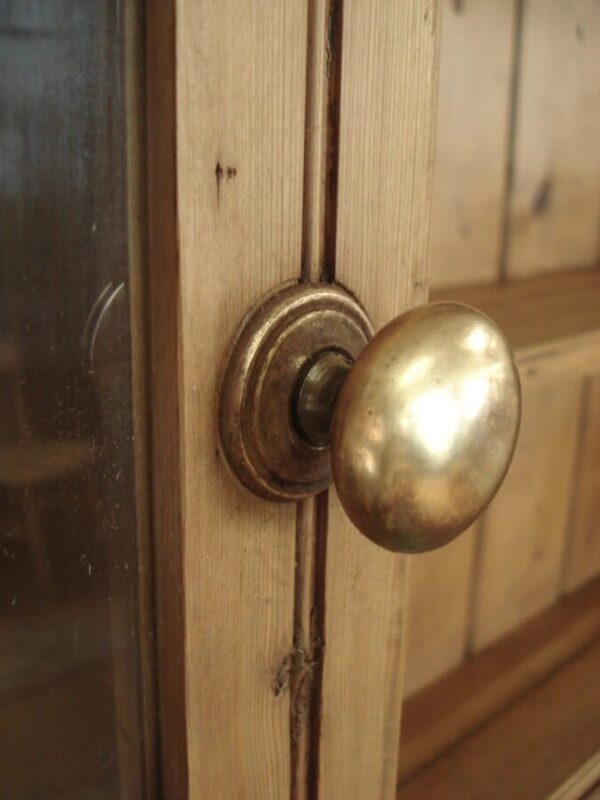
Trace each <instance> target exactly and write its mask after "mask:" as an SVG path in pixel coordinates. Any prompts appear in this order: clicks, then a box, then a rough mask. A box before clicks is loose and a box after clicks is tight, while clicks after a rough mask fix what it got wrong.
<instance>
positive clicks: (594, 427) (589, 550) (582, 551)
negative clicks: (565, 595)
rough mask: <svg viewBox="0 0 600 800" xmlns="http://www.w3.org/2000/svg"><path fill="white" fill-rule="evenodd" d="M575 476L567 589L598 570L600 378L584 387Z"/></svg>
mask: <svg viewBox="0 0 600 800" xmlns="http://www.w3.org/2000/svg"><path fill="white" fill-rule="evenodd" d="M576 476H577V477H576V482H575V487H574V491H573V498H572V513H571V518H570V523H569V542H568V549H567V556H566V563H565V576H564V588H565V589H566V591H568V592H570V591H572V590H573V589H576V588H577V587H578V586H581V585H582V584H583V583H585V582H586V581H588V580H590V578H593V577H594V576H595V575H598V573H600V377H596V378H592V379H590V380H588V381H587V383H586V386H585V392H584V402H583V407H582V419H581V430H580V436H579V451H578V458H577V472H576Z"/></svg>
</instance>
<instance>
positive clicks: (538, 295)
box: [431, 269, 600, 381]
mask: <svg viewBox="0 0 600 800" xmlns="http://www.w3.org/2000/svg"><path fill="white" fill-rule="evenodd" d="M431 300H433V301H439V300H450V301H457V302H463V303H467V305H472V306H475V307H476V308H479V309H481V310H482V311H483V312H484V313H486V314H487V315H488V316H490V317H491V318H492V319H493V320H494V321H495V322H496V323H497V324H498V326H499V327H500V328H502V330H503V331H504V332H505V333H506V335H507V337H508V339H509V341H510V342H511V344H512V346H513V349H514V350H515V355H516V359H517V363H518V365H519V367H520V372H521V378H522V380H524V381H531V380H536V379H545V378H553V377H556V376H567V377H568V376H572V377H585V376H588V375H594V374H598V373H600V359H599V358H598V353H599V352H600V269H591V270H578V271H573V270H570V271H568V272H565V273H559V274H551V275H547V276H543V277H538V278H533V279H529V280H520V281H510V282H503V283H495V284H479V285H472V286H465V287H463V288H452V289H447V290H436V291H434V292H432V293H431Z"/></svg>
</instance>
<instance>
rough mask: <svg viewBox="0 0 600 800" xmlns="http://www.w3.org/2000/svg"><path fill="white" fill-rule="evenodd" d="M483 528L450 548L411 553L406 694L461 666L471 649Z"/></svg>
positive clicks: (467, 533) (468, 534)
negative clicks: (478, 545) (473, 601)
mask: <svg viewBox="0 0 600 800" xmlns="http://www.w3.org/2000/svg"><path fill="white" fill-rule="evenodd" d="M477 529H478V526H477V524H476V525H473V526H472V527H471V528H469V530H468V531H465V532H464V533H463V534H462V535H461V536H459V537H458V539H455V540H454V541H453V542H451V543H450V544H449V545H447V546H446V547H442V548H440V549H439V550H434V551H432V552H430V553H422V554H420V555H418V556H409V558H408V561H409V570H408V600H407V607H406V626H405V634H404V635H405V637H406V642H405V651H406V665H405V674H404V696H405V697H409V696H410V695H412V694H414V692H416V691H418V690H419V689H422V688H423V687H424V686H426V685H427V684H429V683H431V682H432V681H434V680H435V679H436V678H439V677H440V676H441V675H443V674H444V673H446V672H447V671H448V670H449V669H451V668H452V667H454V666H456V665H457V664H459V663H460V662H461V661H462V659H463V657H464V655H465V652H466V649H467V640H468V630H469V623H470V621H471V615H470V612H471V599H472V598H471V595H472V584H473V579H474V577H475V572H474V566H475V545H476V537H477Z"/></svg>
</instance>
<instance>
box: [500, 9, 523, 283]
mask: <svg viewBox="0 0 600 800" xmlns="http://www.w3.org/2000/svg"><path fill="white" fill-rule="evenodd" d="M523 7H524V0H515V11H514V29H513V59H512V78H511V89H510V101H509V112H508V133H507V144H506V148H507V158H506V171H505V179H504V198H503V209H502V222H501V226H502V232H501V238H500V252H499V254H498V277H499V279H500V281H505V280H507V279H508V274H507V273H508V245H509V237H510V209H511V201H512V194H513V188H514V178H515V164H514V159H515V141H516V131H517V110H518V102H519V84H520V78H521V54H522V49H523Z"/></svg>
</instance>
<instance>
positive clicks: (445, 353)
mask: <svg viewBox="0 0 600 800" xmlns="http://www.w3.org/2000/svg"><path fill="white" fill-rule="evenodd" d="M520 405H521V400H520V387H519V378H518V373H517V370H516V367H515V364H514V361H513V357H512V353H511V351H510V348H509V346H508V344H507V342H506V340H505V338H504V336H503V335H502V333H501V332H500V331H499V330H498V328H497V327H496V326H495V325H494V323H493V322H492V321H491V320H490V319H488V318H487V317H485V316H484V315H482V314H480V313H479V312H477V311H475V310H474V309H472V308H469V307H468V306H463V305H458V304H455V303H432V304H430V305H426V306H421V307H419V308H415V309H413V310H411V311H409V312H408V313H406V314H403V315H402V316H400V317H398V318H397V319H395V320H394V321H393V322H391V323H390V324H389V325H387V326H386V327H385V328H383V330H382V331H380V332H379V333H378V334H377V336H376V337H375V338H374V339H373V340H372V341H371V343H370V344H369V345H368V346H367V347H366V348H365V350H364V351H363V353H362V354H361V356H360V357H359V358H358V360H357V362H356V364H355V365H354V366H353V368H352V370H351V372H350V374H349V376H348V377H347V379H346V381H345V383H344V385H343V387H342V389H341V391H340V393H339V396H338V400H337V404H336V409H335V413H334V419H333V430H332V438H331V442H332V460H333V475H334V480H335V484H336V488H337V491H338V494H339V497H340V500H341V502H342V505H343V506H344V509H345V510H346V512H347V514H348V516H349V517H350V519H351V520H352V522H353V523H354V524H355V525H356V527H357V528H358V529H359V530H360V531H362V533H364V534H365V535H366V536H368V537H369V538H370V539H372V540H373V541H374V542H376V543H377V544H380V545H382V546H383V547H386V548H388V549H389V550H395V551H401V552H410V553H414V552H422V551H425V550H432V549H434V548H437V547H441V546H442V545H444V544H446V543H447V542H449V541H450V540H452V539H453V538H454V537H455V536H457V535H458V534H459V533H461V531H463V530H465V529H466V528H467V527H468V526H469V525H470V524H471V523H472V522H473V521H474V520H475V518H476V517H477V516H479V514H480V513H481V512H482V511H483V510H484V508H485V507H486V506H487V504H488V503H489V502H490V500H491V499H492V498H493V496H494V495H495V493H496V491H497V490H498V487H499V486H500V484H501V483H502V479H503V478H504V475H505V473H506V470H507V468H508V465H509V463H510V460H511V457H512V453H513V450H514V447H515V443H516V438H517V433H518V428H519V420H520Z"/></svg>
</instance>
